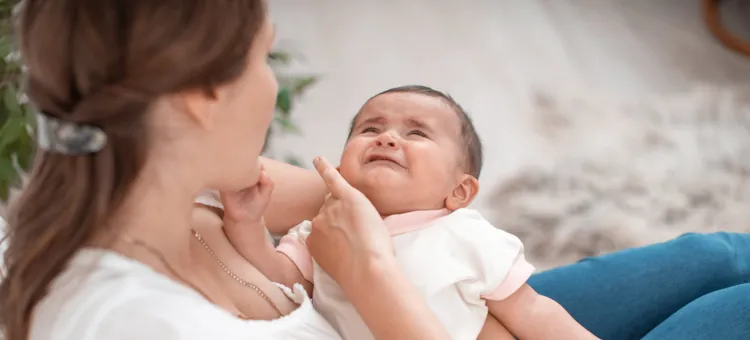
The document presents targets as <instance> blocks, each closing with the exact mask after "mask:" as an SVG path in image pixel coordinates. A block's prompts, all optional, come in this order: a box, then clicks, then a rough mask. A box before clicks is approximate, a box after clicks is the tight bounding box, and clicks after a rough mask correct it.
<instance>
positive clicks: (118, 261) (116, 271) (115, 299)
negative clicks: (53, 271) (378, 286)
mask: <svg viewBox="0 0 750 340" xmlns="http://www.w3.org/2000/svg"><path fill="white" fill-rule="evenodd" d="M306 305H310V304H309V302H308V303H307V304H306ZM303 307H305V306H304V305H303V306H301V307H300V308H299V309H298V310H297V311H295V312H294V313H292V314H291V315H289V316H287V317H284V318H282V319H279V320H274V321H245V320H240V319H237V318H235V317H234V316H232V315H230V314H229V313H227V312H225V311H224V310H221V309H219V308H218V307H216V306H214V305H213V304H211V303H209V302H208V301H206V300H205V299H203V297H201V296H200V295H199V294H198V293H196V292H194V291H193V290H191V289H189V288H187V287H185V286H182V285H180V284H178V283H176V282H173V281H171V280H169V279H168V278H166V277H164V276H162V275H161V274H159V273H156V272H155V271H153V270H152V269H151V268H149V267H147V266H144V265H142V264H140V263H138V262H136V261H133V260H130V259H128V258H126V257H123V256H121V255H119V254H117V253H114V252H110V251H104V250H83V251H81V252H80V253H79V254H78V255H77V256H76V257H75V258H74V259H73V260H72V261H71V263H70V265H69V266H68V268H67V269H66V271H65V272H64V273H63V274H62V275H60V276H59V277H58V278H57V279H56V280H55V282H54V283H53V285H52V286H51V287H50V290H49V293H48V295H47V296H46V297H45V298H44V299H43V300H42V301H41V302H40V304H39V305H38V306H37V307H36V309H35V311H34V319H33V323H32V329H31V334H30V335H31V337H30V339H53V338H54V339H146V340H148V339H165V340H169V339H207V338H216V339H248V338H255V337H258V338H268V337H272V338H285V337H289V338H305V336H304V333H301V334H303V335H302V336H301V337H300V336H298V335H299V333H300V330H301V331H307V328H311V327H312V328H316V327H317V328H320V330H321V331H320V332H318V333H316V337H314V338H316V339H318V338H321V339H331V338H333V339H335V338H336V337H335V336H333V337H330V336H328V337H327V336H325V331H326V330H327V328H326V326H327V327H328V328H330V326H328V325H327V324H319V321H320V320H318V318H320V316H319V315H318V314H317V313H315V311H314V310H313V309H312V308H311V307H309V308H306V309H303ZM321 320H322V319H321ZM321 332H322V333H321ZM334 334H335V333H334Z"/></svg>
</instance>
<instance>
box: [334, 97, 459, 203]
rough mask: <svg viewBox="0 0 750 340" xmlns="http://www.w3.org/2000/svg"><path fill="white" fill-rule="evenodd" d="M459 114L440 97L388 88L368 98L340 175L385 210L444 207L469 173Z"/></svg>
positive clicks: (356, 122) (353, 131)
mask: <svg viewBox="0 0 750 340" xmlns="http://www.w3.org/2000/svg"><path fill="white" fill-rule="evenodd" d="M460 127H461V124H460V120H459V118H458V115H457V114H456V112H454V111H453V109H452V108H451V107H450V106H448V104H447V103H445V102H444V101H442V100H441V99H440V98H434V97H430V96H426V95H423V94H416V93H388V94H384V95H380V96H378V97H375V98H373V99H371V100H370V101H369V102H367V103H366V104H365V105H364V106H363V107H362V109H361V110H360V113H359V115H358V116H357V118H356V120H355V121H354V127H353V129H352V134H351V136H350V137H349V140H348V141H347V144H346V147H345V148H344V153H343V155H342V157H341V166H340V171H341V175H342V176H343V177H344V178H345V179H346V180H347V181H348V182H349V183H351V184H352V186H354V187H355V188H357V189H359V190H360V191H362V193H364V194H365V196H367V197H368V198H369V199H370V201H372V203H373V204H374V205H375V207H376V208H377V209H378V211H379V212H380V214H381V215H383V216H388V215H393V214H399V213H404V212H409V211H415V210H430V209H441V208H444V207H445V203H444V202H445V199H446V197H448V196H449V195H450V194H451V192H452V191H453V189H454V188H455V186H456V185H457V183H458V181H459V180H460V179H461V178H462V176H464V175H465V171H463V169H462V166H461V165H462V163H461V159H462V157H460V155H461V152H460V150H461V148H460V145H461V143H460V140H461V139H460V138H461V137H460V136H461V135H460Z"/></svg>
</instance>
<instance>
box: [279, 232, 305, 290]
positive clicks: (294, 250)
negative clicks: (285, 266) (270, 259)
mask: <svg viewBox="0 0 750 340" xmlns="http://www.w3.org/2000/svg"><path fill="white" fill-rule="evenodd" d="M276 251H277V252H279V253H282V254H284V255H286V256H287V257H289V259H290V260H292V262H294V264H295V265H297V268H298V269H299V271H300V273H302V276H303V277H304V278H305V280H307V281H310V282H312V280H313V262H312V256H310V252H309V251H308V250H307V246H306V245H305V244H304V243H303V242H302V241H300V240H299V239H298V238H296V237H292V236H289V235H285V236H284V237H282V238H281V240H279V245H278V246H277V247H276Z"/></svg>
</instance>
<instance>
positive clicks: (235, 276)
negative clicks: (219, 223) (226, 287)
mask: <svg viewBox="0 0 750 340" xmlns="http://www.w3.org/2000/svg"><path fill="white" fill-rule="evenodd" d="M193 236H194V237H195V238H196V239H197V240H198V242H200V243H201V244H202V245H203V248H206V251H207V252H208V254H209V255H211V257H212V258H213V259H214V261H216V263H217V264H218V265H219V267H221V269H222V270H223V271H224V272H225V273H227V275H229V277H231V278H232V279H233V280H235V281H237V282H239V283H240V284H241V285H243V286H245V287H247V288H250V289H252V290H254V291H255V292H256V293H258V295H259V296H260V297H261V298H263V299H265V300H266V302H268V304H269V305H271V307H273V309H275V310H276V312H277V313H279V315H280V316H282V315H284V314H283V313H282V312H281V310H280V309H279V307H277V306H276V304H275V303H273V301H271V298H269V297H268V295H266V293H264V292H263V291H262V290H261V289H260V288H258V286H256V285H254V284H253V283H252V282H247V281H245V280H243V279H242V278H241V277H239V276H237V274H235V273H234V272H232V271H231V270H230V269H229V267H227V266H226V265H225V264H224V262H222V261H221V260H220V259H219V257H218V256H216V253H214V251H213V249H211V247H209V245H208V243H206V240H204V239H203V236H201V234H199V233H198V232H197V231H195V230H193Z"/></svg>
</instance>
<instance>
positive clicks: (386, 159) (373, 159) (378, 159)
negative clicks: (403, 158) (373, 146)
mask: <svg viewBox="0 0 750 340" xmlns="http://www.w3.org/2000/svg"><path fill="white" fill-rule="evenodd" d="M373 162H390V163H393V164H396V165H398V166H400V167H403V165H401V163H400V162H398V161H397V160H395V159H393V158H391V157H388V156H386V155H378V154H374V155H370V156H368V157H367V158H366V159H365V164H369V163H373Z"/></svg>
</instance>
